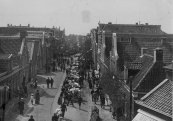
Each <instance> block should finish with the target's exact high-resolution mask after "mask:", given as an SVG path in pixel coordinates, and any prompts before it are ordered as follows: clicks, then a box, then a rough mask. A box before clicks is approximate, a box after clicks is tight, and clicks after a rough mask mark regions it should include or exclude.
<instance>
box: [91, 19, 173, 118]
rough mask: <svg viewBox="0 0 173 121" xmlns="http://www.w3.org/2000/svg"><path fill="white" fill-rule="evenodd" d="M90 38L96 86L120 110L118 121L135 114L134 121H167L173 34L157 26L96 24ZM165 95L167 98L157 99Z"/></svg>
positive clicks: (169, 107)
mask: <svg viewBox="0 0 173 121" xmlns="http://www.w3.org/2000/svg"><path fill="white" fill-rule="evenodd" d="M90 35H91V41H92V58H93V61H94V67H95V69H97V70H99V71H100V75H101V80H100V82H99V83H100V85H101V86H102V87H103V88H104V91H105V93H107V94H109V97H110V99H111V101H112V106H113V107H115V109H117V110H118V111H119V109H121V110H120V112H121V113H120V115H121V114H122V115H121V119H123V120H129V119H131V120H132V119H133V118H134V117H135V116H136V115H137V116H136V117H135V119H134V121H144V120H145V119H146V118H147V117H149V118H151V119H153V120H154V119H155V120H156V119H159V121H160V120H161V119H162V120H165V121H169V120H171V116H172V108H171V107H172V105H171V91H172V88H171V86H172V78H171V76H172V75H171V73H170V72H172V65H171V64H172V62H173V60H172V59H173V34H167V33H165V32H163V31H162V30H161V25H149V24H148V23H146V24H138V23H136V24H112V23H110V22H109V23H108V24H103V23H99V24H98V27H97V28H96V29H92V30H91V33H90ZM167 70H169V78H168V76H166V75H167V72H168V71H167ZM165 86H166V87H165ZM130 87H131V88H130ZM131 89H132V95H130V90H131ZM161 91H163V92H161ZM165 95H168V96H167V97H166V98H167V99H160V98H165V97H164V96H165ZM156 97H157V98H156ZM130 100H131V101H130ZM165 100H166V102H165ZM147 101H148V102H147ZM149 101H150V102H149ZM158 101H160V102H159V103H158ZM150 103H152V104H150ZM141 106H143V107H145V108H147V109H148V110H144V109H143V108H141ZM163 107H164V108H163ZM140 108H141V109H140ZM168 110H169V111H168ZM141 112H143V113H141ZM118 113H119V112H118ZM118 113H117V115H118ZM138 113H140V114H138ZM147 114H148V115H147ZM146 115H147V116H146ZM149 118H148V120H149ZM151 119H150V120H151Z"/></svg>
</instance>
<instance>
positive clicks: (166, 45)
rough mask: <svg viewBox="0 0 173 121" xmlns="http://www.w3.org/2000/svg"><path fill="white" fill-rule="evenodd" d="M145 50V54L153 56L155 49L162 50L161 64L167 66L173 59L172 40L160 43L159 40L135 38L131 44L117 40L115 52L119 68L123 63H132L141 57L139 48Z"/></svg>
mask: <svg viewBox="0 0 173 121" xmlns="http://www.w3.org/2000/svg"><path fill="white" fill-rule="evenodd" d="M142 47H143V48H147V49H148V50H147V54H150V55H153V54H154V53H153V50H154V49H155V48H157V47H161V48H163V62H164V63H165V64H166V65H168V64H170V63H171V62H172V58H173V54H172V53H173V38H168V39H166V40H165V42H163V43H162V42H161V38H147V36H146V37H141V38H140V37H139V38H138V37H135V38H132V39H131V42H121V41H119V39H118V40H117V52H118V56H119V58H120V59H121V62H120V64H119V65H120V66H123V65H124V62H133V61H135V59H136V58H137V57H139V56H140V55H141V48H142Z"/></svg>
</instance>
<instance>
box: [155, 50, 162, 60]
mask: <svg viewBox="0 0 173 121" xmlns="http://www.w3.org/2000/svg"><path fill="white" fill-rule="evenodd" d="M162 61H163V49H162V48H156V49H154V62H162Z"/></svg>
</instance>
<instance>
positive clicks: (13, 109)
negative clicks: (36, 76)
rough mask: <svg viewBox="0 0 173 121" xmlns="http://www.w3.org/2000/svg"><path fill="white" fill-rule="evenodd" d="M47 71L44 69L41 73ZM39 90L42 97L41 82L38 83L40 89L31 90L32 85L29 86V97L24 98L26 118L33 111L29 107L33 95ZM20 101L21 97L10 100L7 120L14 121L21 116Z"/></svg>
mask: <svg viewBox="0 0 173 121" xmlns="http://www.w3.org/2000/svg"><path fill="white" fill-rule="evenodd" d="M44 72H45V70H44V69H42V70H41V71H40V72H39V73H42V74H43V73H44ZM37 89H39V92H40V96H41V95H42V94H43V93H44V90H43V88H42V87H41V85H40V83H39V81H38V87H37V88H31V87H30V84H29V83H28V84H27V90H28V97H27V98H24V103H25V105H24V112H23V113H24V116H25V115H26V114H27V113H28V112H29V111H30V110H32V108H33V107H32V106H30V105H28V103H30V96H31V93H33V94H35V92H36V90H37ZM18 100H19V97H16V98H13V99H12V100H10V101H9V102H8V103H7V105H6V110H5V120H8V121H10V120H12V119H13V120H14V118H15V119H16V118H17V117H18V116H19V110H18Z"/></svg>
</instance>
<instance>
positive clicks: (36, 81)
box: [34, 79, 38, 88]
mask: <svg viewBox="0 0 173 121" xmlns="http://www.w3.org/2000/svg"><path fill="white" fill-rule="evenodd" d="M37 83H38V80H37V79H35V83H34V88H37Z"/></svg>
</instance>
